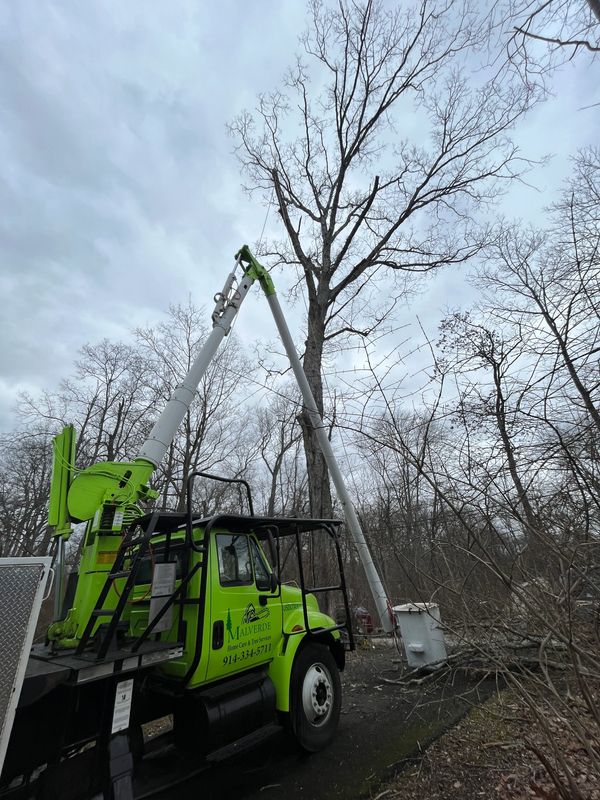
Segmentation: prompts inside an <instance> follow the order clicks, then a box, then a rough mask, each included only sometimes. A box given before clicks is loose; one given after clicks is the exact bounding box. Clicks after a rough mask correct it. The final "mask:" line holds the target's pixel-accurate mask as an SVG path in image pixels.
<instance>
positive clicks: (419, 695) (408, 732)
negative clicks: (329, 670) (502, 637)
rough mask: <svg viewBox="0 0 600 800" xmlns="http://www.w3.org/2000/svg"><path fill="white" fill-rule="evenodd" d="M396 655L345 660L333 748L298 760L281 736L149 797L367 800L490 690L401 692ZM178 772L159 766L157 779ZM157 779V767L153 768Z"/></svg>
mask: <svg viewBox="0 0 600 800" xmlns="http://www.w3.org/2000/svg"><path fill="white" fill-rule="evenodd" d="M398 658H399V657H398V653H397V652H396V650H395V648H394V647H393V645H392V644H391V642H390V641H389V640H386V641H383V642H378V643H377V645H376V647H375V648H374V649H362V650H361V649H359V650H357V651H356V652H355V653H352V654H350V655H349V656H348V661H347V667H346V670H345V671H344V673H343V675H342V683H343V706H342V714H341V719H340V725H339V729H338V733H337V735H336V738H335V740H334V742H333V744H332V745H331V746H330V747H329V748H327V749H326V750H325V751H323V752H321V753H316V754H314V755H312V756H306V755H303V754H300V753H299V752H298V751H297V749H296V748H295V746H294V745H293V743H291V742H290V741H289V739H288V738H287V737H286V736H285V735H283V734H281V735H278V736H277V737H275V738H274V739H272V740H271V741H270V742H269V743H268V744H266V745H263V746H262V747H261V748H259V749H257V750H255V751H253V752H252V753H249V754H247V755H245V756H239V757H238V758H236V759H235V760H230V761H228V762H224V763H222V764H219V765H217V766H215V767H213V768H211V769H210V770H209V771H207V772H205V773H203V774H200V775H197V776H195V777H194V778H192V779H190V780H188V781H186V782H185V783H180V784H179V785H178V786H177V787H173V788H172V789H170V790H167V791H164V792H161V793H158V794H155V795H154V796H155V797H158V798H160V799H161V800H188V798H189V800H192V798H194V800H197V798H198V797H203V798H207V800H209V799H211V798H219V800H227V798H236V800H300V798H302V799H303V800H340V799H341V798H344V799H345V798H353V799H354V798H369V797H375V796H376V795H377V793H378V792H379V791H383V789H382V788H381V787H382V782H383V781H385V780H389V779H390V778H391V777H393V776H394V775H395V774H396V772H397V770H398V767H399V765H402V764H404V765H406V764H407V763H408V764H411V763H414V762H413V761H412V760H411V759H413V757H414V756H415V755H418V754H419V753H421V752H423V751H424V750H425V748H426V746H427V744H428V743H429V742H430V741H431V740H433V739H435V738H436V737H438V736H439V735H440V734H441V733H442V732H443V731H445V730H447V729H448V728H450V727H452V726H453V725H454V724H455V723H456V722H457V721H458V720H459V719H461V718H462V717H463V716H464V715H465V714H466V713H467V712H468V710H469V709H470V708H471V707H472V706H473V705H479V704H480V703H481V702H483V701H484V700H485V699H486V698H487V697H489V695H490V693H491V692H492V691H493V689H494V684H493V683H492V682H487V683H485V682H481V681H480V680H477V681H475V680H470V679H467V678H465V677H464V676H455V677H454V678H452V679H451V680H448V681H444V682H440V683H437V684H436V685H432V686H428V685H427V686H415V687H412V688H409V689H403V688H401V687H399V686H398V685H395V684H393V683H387V682H386V680H394V679H395V678H397V677H398V674H399V673H398V670H399V664H398ZM174 766H175V769H178V767H177V765H173V764H168V763H165V765H164V771H165V772H166V771H167V770H172V769H173V767H174ZM155 769H156V770H157V771H158V773H160V771H161V766H160V763H159V764H158V765H155Z"/></svg>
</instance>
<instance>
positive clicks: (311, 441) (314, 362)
mask: <svg viewBox="0 0 600 800" xmlns="http://www.w3.org/2000/svg"><path fill="white" fill-rule="evenodd" d="M322 299H323V298H314V299H313V298H312V297H311V298H310V299H309V305H308V333H307V336H306V350H305V354H304V371H305V373H306V377H307V379H308V383H309V385H310V388H311V391H312V393H313V397H314V398H315V402H316V404H317V408H318V409H319V414H320V415H321V417H322V416H323V380H322V377H321V367H322V361H323V343H324V339H325V316H326V313H327V306H326V303H325V302H319V301H320V300H322ZM300 423H301V426H302V436H303V441H304V452H305V454H306V469H307V472H308V493H309V501H310V513H311V516H313V517H320V518H331V517H332V516H333V506H332V502H331V485H330V482H329V472H328V471H327V465H326V464H325V459H324V458H323V454H322V452H321V449H320V447H319V444H318V442H317V440H316V437H315V435H314V433H313V431H312V426H311V424H310V420H309V419H308V415H307V414H306V413H305V412H303V413H302V414H301V415H300Z"/></svg>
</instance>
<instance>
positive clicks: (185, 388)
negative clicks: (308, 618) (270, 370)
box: [137, 245, 394, 632]
mask: <svg viewBox="0 0 600 800" xmlns="http://www.w3.org/2000/svg"><path fill="white" fill-rule="evenodd" d="M240 264H241V265H242V267H243V268H244V274H243V277H242V279H241V281H240V282H239V284H238V286H237V288H234V283H235V272H236V269H237V267H238V265H240ZM256 280H258V281H259V282H260V284H261V286H262V288H263V291H264V293H265V295H266V297H267V301H268V303H269V307H270V309H271V313H272V314H273V318H274V320H275V324H276V326H277V331H278V333H279V337H280V339H281V341H282V343H283V346H284V348H285V352H286V355H287V357H288V360H289V362H290V365H291V367H292V371H293V373H294V377H295V378H296V382H297V384H298V387H299V389H300V392H301V394H302V400H303V402H304V406H305V409H306V411H307V412H308V416H309V419H310V422H311V425H312V428H313V431H314V434H315V437H316V439H317V442H318V443H319V446H320V448H321V451H322V453H323V456H324V458H325V462H326V464H327V467H328V469H329V472H330V474H331V478H332V480H333V484H334V486H335V489H336V492H337V495H338V498H339V500H340V503H341V504H342V508H343V510H344V517H345V520H346V525H347V526H348V530H349V531H350V533H351V535H352V538H353V539H354V543H355V544H356V548H357V550H358V554H359V557H360V560H361V563H362V565H363V568H364V570H365V574H366V577H367V581H368V583H369V587H370V589H371V593H372V595H373V599H374V601H375V605H376V608H377V611H378V614H379V617H380V619H381V623H382V625H383V628H384V630H385V631H386V632H389V631H391V630H393V627H394V623H393V620H392V616H391V612H390V603H389V600H388V597H387V593H386V591H385V588H384V586H383V583H382V581H381V578H380V576H379V573H378V571H377V568H376V567H375V564H374V562H373V557H372V556H371V552H370V550H369V546H368V544H367V542H366V539H365V536H364V533H363V530H362V528H361V525H360V522H359V520H358V516H357V514H356V510H355V508H354V505H353V503H352V500H351V498H350V494H349V492H348V489H347V487H346V484H345V482H344V478H343V476H342V473H341V470H340V468H339V465H338V463H337V459H336V457H335V454H334V452H333V448H332V447H331V442H330V441H329V437H328V436H327V432H326V430H325V426H324V424H323V420H322V419H321V416H320V414H319V411H318V408H317V404H316V402H315V399H314V397H313V394H312V391H311V388H310V385H309V383H308V379H307V377H306V373H305V372H304V369H303V367H302V363H301V361H300V359H299V357H298V353H297V352H296V348H295V346H294V341H293V339H292V335H291V333H290V330H289V328H288V325H287V322H286V319H285V315H284V313H283V310H282V308H281V305H280V303H279V299H278V297H277V293H276V291H275V287H274V285H273V282H272V280H271V277H270V275H269V274H268V272H267V271H266V270H265V268H264V267H263V266H262V265H261V264H259V262H258V261H257V260H256V259H255V258H254V256H253V255H252V253H251V252H250V250H249V248H248V246H247V245H244V247H242V249H241V250H240V251H239V252H238V253H237V254H236V268H235V269H234V270H233V271H232V272H231V273H230V274H229V276H228V277H227V281H226V282H225V286H224V287H223V291H222V292H220V293H219V294H218V295H216V296H215V301H216V306H215V310H214V312H213V315H212V319H213V330H212V332H211V334H210V336H209V337H208V339H207V341H206V343H205V344H204V347H203V348H202V350H201V351H200V353H199V354H198V356H197V358H196V359H195V361H194V363H193V364H192V367H191V368H190V370H189V372H188V374H187V375H186V377H185V379H184V380H183V382H182V384H181V386H179V387H178V388H177V389H176V390H175V391H174V393H173V395H172V396H171V398H170V400H169V402H168V403H167V406H166V407H165V410H164V411H163V413H162V414H161V416H160V417H159V419H158V420H157V422H156V424H155V425H154V427H153V429H152V431H151V432H150V435H149V437H148V439H147V440H146V442H145V443H144V445H143V446H142V449H141V451H140V454H139V456H138V459H137V460H138V461H139V460H142V461H149V462H150V463H151V464H153V465H154V466H158V464H159V463H160V462H161V461H162V458H163V456H164V455H165V453H166V452H167V449H168V447H169V444H170V443H171V441H172V440H173V437H174V436H175V433H176V431H177V429H178V427H179V425H180V423H181V421H182V420H183V418H184V416H185V413H186V411H187V409H188V408H189V407H190V405H191V403H192V401H193V399H194V394H195V390H196V387H197V386H198V384H199V383H200V380H201V379H202V376H203V375H204V373H205V372H206V370H207V369H208V367H209V365H210V363H211V361H212V359H213V358H214V356H215V354H216V353H217V350H218V348H219V345H220V344H221V342H222V341H223V339H224V338H225V336H227V334H228V333H229V331H230V330H231V326H232V324H233V320H234V319H235V317H236V315H237V313H238V311H239V309H240V306H241V304H242V302H243V300H244V298H245V297H246V295H247V294H248V291H249V290H250V288H251V286H252V284H253V283H254V282H255V281H256Z"/></svg>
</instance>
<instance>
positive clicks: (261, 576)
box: [206, 533, 282, 680]
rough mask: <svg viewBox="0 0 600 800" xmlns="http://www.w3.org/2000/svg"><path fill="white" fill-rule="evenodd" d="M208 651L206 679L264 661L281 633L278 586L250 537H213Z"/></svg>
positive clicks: (257, 546)
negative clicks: (275, 587)
mask: <svg viewBox="0 0 600 800" xmlns="http://www.w3.org/2000/svg"><path fill="white" fill-rule="evenodd" d="M211 539H212V541H211V547H212V549H213V552H212V554H211V564H212V565H213V567H212V575H211V603H210V614H211V620H210V625H211V630H212V636H211V648H210V656H209V660H208V671H207V675H206V680H214V679H216V678H221V677H224V676H225V675H229V674H232V673H235V672H241V671H242V670H246V669H249V668H250V667H254V666H257V665H259V664H264V663H268V662H269V661H271V659H272V658H273V655H274V650H275V646H276V644H277V642H278V641H279V639H280V638H281V632H282V605H281V597H278V596H277V595H278V594H280V592H279V587H277V589H276V591H275V592H274V591H273V590H272V589H271V587H270V569H269V567H268V565H267V562H266V560H265V557H264V554H263V552H262V550H261V548H260V546H259V544H258V542H257V541H256V539H255V538H254V536H251V535H249V534H233V533H217V534H215V535H213V536H212V537H211Z"/></svg>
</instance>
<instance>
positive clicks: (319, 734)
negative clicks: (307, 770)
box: [290, 644, 342, 753]
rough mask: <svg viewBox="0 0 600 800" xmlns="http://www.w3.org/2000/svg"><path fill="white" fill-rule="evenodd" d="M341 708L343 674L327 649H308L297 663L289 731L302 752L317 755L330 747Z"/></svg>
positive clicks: (319, 646) (314, 647)
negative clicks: (341, 678) (341, 679)
mask: <svg viewBox="0 0 600 800" xmlns="http://www.w3.org/2000/svg"><path fill="white" fill-rule="evenodd" d="M341 706H342V684H341V681H340V673H339V671H338V668H337V664H336V663H335V659H334V658H333V656H332V655H331V652H330V650H329V648H328V647H326V646H324V645H321V644H307V645H305V646H304V647H303V648H302V649H301V650H300V652H299V653H298V655H297V656H296V659H295V661H294V666H293V668H292V680H291V686H290V727H291V729H292V733H293V735H294V737H295V739H296V741H297V742H298V744H299V745H300V747H301V748H302V749H303V750H306V751H308V752H309V753H316V752H317V751H318V750H322V749H323V748H324V747H327V745H328V744H330V743H331V741H332V739H333V737H334V736H335V732H336V730H337V726H338V721H339V718H340V709H341Z"/></svg>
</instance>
